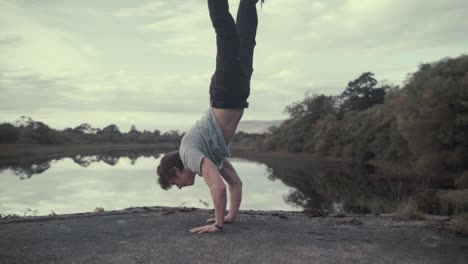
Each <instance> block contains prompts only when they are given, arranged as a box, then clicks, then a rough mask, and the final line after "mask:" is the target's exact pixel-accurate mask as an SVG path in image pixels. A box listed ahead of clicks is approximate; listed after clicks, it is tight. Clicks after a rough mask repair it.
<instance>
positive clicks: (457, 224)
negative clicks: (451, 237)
mask: <svg viewBox="0 0 468 264" xmlns="http://www.w3.org/2000/svg"><path fill="white" fill-rule="evenodd" d="M452 223H453V226H452V227H453V229H454V231H455V232H457V233H459V234H461V235H464V236H468V213H464V214H460V215H458V216H456V217H455V218H454V219H453V221H452Z"/></svg>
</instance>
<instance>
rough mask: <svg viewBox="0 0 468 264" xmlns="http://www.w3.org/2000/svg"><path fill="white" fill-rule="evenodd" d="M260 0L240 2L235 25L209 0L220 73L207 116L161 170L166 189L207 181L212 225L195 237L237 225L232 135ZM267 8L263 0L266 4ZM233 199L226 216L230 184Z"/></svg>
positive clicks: (243, 102) (218, 0) (243, 97)
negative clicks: (212, 206) (231, 160)
mask: <svg viewBox="0 0 468 264" xmlns="http://www.w3.org/2000/svg"><path fill="white" fill-rule="evenodd" d="M257 2H258V0H241V1H240V4H239V9H238V12H237V19H236V22H234V19H233V18H232V15H231V14H230V13H229V4H228V0H208V9H209V13H210V18H211V22H212V24H213V27H214V29H215V32H216V44H217V55H216V70H215V73H214V74H213V76H212V78H211V84H210V104H211V107H209V109H208V111H207V113H206V114H205V116H204V117H202V118H201V119H200V120H199V121H198V122H197V123H196V124H195V125H194V126H193V127H192V128H191V129H190V130H189V131H188V132H187V133H186V134H185V136H184V137H183V138H182V142H181V145H180V148H179V151H178V152H172V153H169V154H166V155H165V156H164V157H163V158H162V159H161V163H160V165H159V166H158V168H157V173H158V175H159V179H158V182H159V184H160V185H161V187H162V188H163V189H165V190H167V189H169V188H170V187H171V186H172V185H176V186H177V187H179V189H180V188H182V187H185V186H190V185H193V183H194V179H195V174H198V175H200V176H203V179H204V180H205V182H206V184H207V185H208V186H209V189H210V192H211V197H212V199H213V203H214V207H215V218H212V219H208V220H207V222H214V223H213V224H210V225H205V226H201V227H196V228H193V229H191V230H190V231H191V232H194V233H199V234H201V233H211V232H219V231H221V230H222V229H223V225H224V223H229V222H232V221H234V219H235V217H236V215H237V212H238V210H239V206H240V203H241V200H242V181H241V179H240V178H239V176H238V175H237V173H236V171H235V169H234V167H233V166H232V164H231V163H230V162H229V160H227V159H226V158H227V157H230V156H231V154H232V141H231V139H232V136H233V135H234V133H235V131H236V128H237V125H238V124H239V121H240V119H241V118H242V115H243V113H244V108H247V107H248V106H249V104H248V102H247V98H248V97H249V95H250V79H251V76H252V72H253V68H252V62H253V53H254V47H255V44H256V42H255V36H256V32H257V24H258V18H257V9H256V3H257ZM262 3H263V0H262ZM222 178H223V179H224V180H225V181H226V182H227V183H228V189H229V193H230V197H231V204H230V208H229V213H228V214H227V215H225V211H226V203H227V202H226V200H227V199H226V185H225V184H224V182H223V180H222Z"/></svg>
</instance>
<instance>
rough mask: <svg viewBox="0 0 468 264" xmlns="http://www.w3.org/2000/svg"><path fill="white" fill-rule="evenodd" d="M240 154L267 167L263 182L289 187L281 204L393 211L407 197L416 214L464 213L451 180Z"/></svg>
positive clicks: (463, 202) (464, 205)
mask: <svg viewBox="0 0 468 264" xmlns="http://www.w3.org/2000/svg"><path fill="white" fill-rule="evenodd" d="M242 156H244V157H246V158H248V159H250V160H256V161H259V162H261V163H263V164H266V165H267V167H268V170H267V172H268V179H270V180H280V181H282V182H283V183H284V184H285V185H287V186H289V187H291V188H292V190H293V191H291V192H290V193H289V194H288V195H287V196H285V197H284V200H285V202H286V203H288V204H291V205H296V206H299V207H302V208H304V209H326V210H328V211H329V212H332V213H385V212H395V211H396V210H397V209H398V207H399V206H400V205H401V204H402V203H405V202H407V201H408V200H409V199H410V198H411V199H416V201H417V202H418V207H419V209H420V210H422V211H424V212H425V213H429V214H444V215H447V214H448V215H450V214H454V213H459V212H462V211H465V210H468V200H467V198H466V197H467V194H468V192H467V190H454V188H455V186H454V180H453V179H452V178H450V177H440V176H439V177H438V178H431V177H420V176H416V175H401V174H399V173H396V174H391V173H389V172H388V171H387V170H384V169H379V168H376V167H373V166H370V165H366V164H352V163H351V164H350V163H338V162H332V161H324V160H319V159H313V158H311V157H310V156H309V157H307V156H300V155H293V156H291V155H287V156H286V155H276V154H254V153H243V154H242ZM460 192H461V193H460ZM447 193H448V194H449V195H447ZM454 193H456V196H455V195H454ZM447 197H464V198H458V199H447ZM463 199H464V200H463Z"/></svg>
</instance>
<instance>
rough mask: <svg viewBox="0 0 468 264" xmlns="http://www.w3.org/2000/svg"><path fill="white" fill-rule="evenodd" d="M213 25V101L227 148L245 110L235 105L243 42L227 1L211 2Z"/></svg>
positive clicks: (214, 110)
mask: <svg viewBox="0 0 468 264" xmlns="http://www.w3.org/2000/svg"><path fill="white" fill-rule="evenodd" d="M208 9H209V12H210V18H211V22H212V24H213V27H214V29H215V32H216V46H217V54H216V71H215V73H214V74H213V77H212V78H211V84H210V101H211V106H212V107H213V112H214V114H215V117H216V120H217V122H218V124H219V125H220V127H221V129H222V131H223V135H224V139H225V141H226V144H227V143H228V142H229V141H230V140H231V138H232V136H233V134H234V132H235V130H236V128H237V125H238V124H239V121H240V119H241V118H242V114H243V112H244V109H243V107H242V106H239V107H236V106H234V107H233V105H232V100H233V99H234V97H235V95H236V94H235V92H236V91H235V88H236V87H234V86H233V85H234V82H235V80H236V79H238V76H237V74H236V73H238V72H239V71H240V54H239V50H240V41H239V35H238V33H237V28H236V25H235V22H234V19H233V18H232V15H231V14H230V13H229V4H228V1H227V0H208Z"/></svg>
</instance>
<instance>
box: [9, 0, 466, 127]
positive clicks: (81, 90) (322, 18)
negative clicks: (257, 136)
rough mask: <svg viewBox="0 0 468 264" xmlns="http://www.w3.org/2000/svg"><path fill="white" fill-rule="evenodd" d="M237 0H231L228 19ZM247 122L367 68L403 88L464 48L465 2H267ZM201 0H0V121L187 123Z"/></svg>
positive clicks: (205, 33) (208, 38) (209, 34)
mask: <svg viewBox="0 0 468 264" xmlns="http://www.w3.org/2000/svg"><path fill="white" fill-rule="evenodd" d="M238 3H239V0H231V1H230V6H231V12H232V13H233V15H234V16H235V14H236V13H237V5H238ZM258 10H259V28H258V35H257V47H256V50H255V59H254V75H253V77H252V88H251V96H250V98H249V102H250V105H251V107H250V108H249V109H248V110H246V112H245V114H244V120H276V119H284V118H285V117H286V116H285V115H284V114H283V109H284V107H285V106H286V105H288V104H290V103H292V102H294V101H297V100H300V99H301V98H303V97H304V94H305V92H307V91H310V92H312V93H317V94H326V95H337V94H339V93H341V92H342V91H343V89H344V87H345V86H346V84H347V82H348V81H350V80H352V79H355V78H356V77H358V76H359V75H360V74H361V73H362V72H365V71H372V72H374V73H375V77H376V78H377V80H379V81H384V80H385V81H387V82H390V83H394V84H399V83H401V81H402V80H404V78H405V76H406V74H407V73H410V72H414V71H415V70H416V69H417V65H418V64H419V63H421V62H432V61H436V60H439V59H442V58H444V57H447V56H448V57H457V56H459V55H461V54H466V53H467V49H468V48H467V47H468V34H466V32H468V16H467V14H468V4H467V2H466V0H431V1H423V0H413V1H406V0H327V1H324V0H320V1H318V0H289V1H284V0H267V1H266V4H265V5H264V6H263V9H262V10H260V8H258ZM215 51H216V45H215V34H214V30H213V28H212V26H211V23H210V19H209V16H208V10H207V4H206V0H133V1H124V0H113V1H110V0H109V1H88V0H17V1H13V0H0V122H13V121H15V120H17V119H19V117H20V116H22V115H26V116H30V117H32V118H33V119H34V120H38V121H43V122H45V123H46V124H49V125H50V126H51V127H53V128H58V129H62V128H65V127H76V126H78V125H80V124H82V123H85V122H87V123H90V124H91V125H92V126H93V127H99V128H102V127H104V126H106V125H109V124H116V125H118V126H119V127H120V128H121V131H128V129H129V128H130V126H131V125H136V127H137V128H138V129H140V130H143V129H148V130H154V129H159V130H161V131H167V130H171V129H178V130H181V131H185V130H187V129H188V128H189V127H190V126H191V125H193V123H194V122H195V121H196V120H198V119H199V118H200V117H201V116H202V115H203V113H204V112H205V111H206V110H207V109H208V107H209V96H208V86H209V81H210V77H211V75H212V73H213V70H214V66H215V55H216V54H215Z"/></svg>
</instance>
